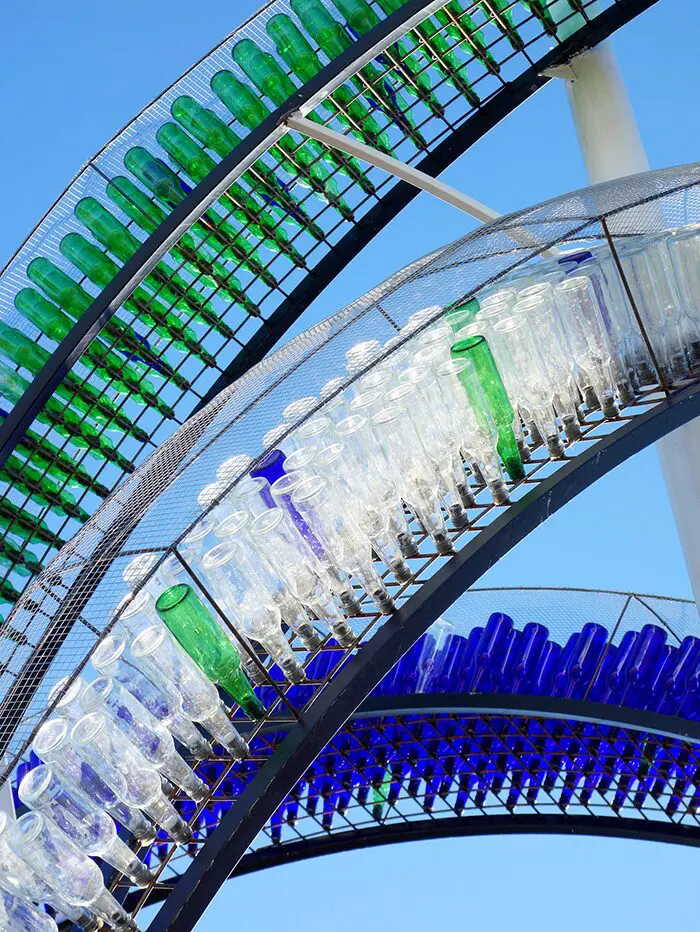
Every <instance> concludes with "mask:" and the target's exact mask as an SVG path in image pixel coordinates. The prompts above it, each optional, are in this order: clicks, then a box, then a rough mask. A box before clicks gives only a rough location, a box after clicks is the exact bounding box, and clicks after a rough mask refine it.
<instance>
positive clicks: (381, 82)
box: [290, 0, 426, 149]
mask: <svg viewBox="0 0 700 932" xmlns="http://www.w3.org/2000/svg"><path fill="white" fill-rule="evenodd" d="M290 6H291V8H292V11H293V12H294V13H295V14H296V15H297V16H298V17H299V19H300V20H301V22H302V24H303V26H304V29H306V31H307V32H308V33H309V35H310V36H311V38H312V39H313V40H314V42H315V43H316V44H317V45H318V47H319V48H320V49H321V50H322V51H323V52H324V53H325V55H327V57H328V58H329V59H330V60H331V61H332V60H333V59H334V58H337V57H338V56H339V55H341V54H342V53H343V52H344V51H346V50H347V49H349V48H350V47H351V46H352V39H351V38H350V36H349V35H348V34H347V32H346V31H345V30H344V29H343V27H342V26H341V24H340V23H339V22H338V21H337V20H336V19H334V18H333V17H332V16H331V14H330V12H329V11H328V10H327V9H326V7H325V6H324V5H323V3H322V2H321V0H291V3H290ZM350 80H351V83H352V84H353V85H354V87H355V89H356V90H357V92H358V93H360V94H362V95H363V96H365V97H367V98H368V103H369V104H370V106H372V107H377V106H380V105H381V109H382V110H383V112H384V113H385V115H386V116H387V118H388V119H389V120H391V122H393V123H395V124H396V125H397V126H398V127H400V129H402V130H403V132H404V133H405V134H406V135H407V136H408V137H409V139H412V140H413V142H414V143H415V145H416V146H417V147H418V148H419V149H422V148H425V146H426V142H425V138H424V137H423V135H422V133H421V132H420V131H419V130H418V129H417V128H416V123H415V120H414V119H413V117H412V115H411V114H410V113H409V112H408V104H407V103H406V101H405V99H404V98H403V97H402V95H401V93H400V92H399V91H398V89H397V88H394V87H392V86H391V84H390V82H389V81H388V79H387V78H386V76H385V75H384V74H383V73H382V72H381V71H380V70H379V69H378V68H377V67H376V66H375V65H373V64H368V65H365V66H364V67H363V68H362V69H361V71H360V75H359V76H356V77H353V78H351V79H350ZM368 88H369V90H368Z"/></svg>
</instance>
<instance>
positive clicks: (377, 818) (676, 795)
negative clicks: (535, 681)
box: [15, 589, 700, 908]
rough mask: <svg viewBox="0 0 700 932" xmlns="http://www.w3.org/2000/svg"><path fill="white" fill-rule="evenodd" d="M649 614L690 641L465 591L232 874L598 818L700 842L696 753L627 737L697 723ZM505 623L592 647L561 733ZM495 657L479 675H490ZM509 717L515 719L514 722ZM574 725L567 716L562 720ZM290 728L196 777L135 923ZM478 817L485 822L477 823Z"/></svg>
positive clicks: (557, 599) (627, 605) (555, 684)
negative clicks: (668, 670)
mask: <svg viewBox="0 0 700 932" xmlns="http://www.w3.org/2000/svg"><path fill="white" fill-rule="evenodd" d="M648 601H650V602H654V603H656V604H658V605H663V606H665V607H666V611H667V613H668V614H678V613H682V614H685V615H686V616H687V617H688V618H689V619H690V618H692V631H693V638H697V635H698V634H699V633H700V622H699V621H698V617H697V609H696V607H695V606H694V604H693V603H690V602H684V601H681V600H674V599H668V598H660V597H648V596H642V595H637V594H634V593H624V592H597V591H592V590H588V591H586V590H572V589H562V590H555V589H550V590H546V589H544V590H542V589H484V590H474V591H472V592H469V593H467V594H466V595H465V596H463V597H462V598H461V599H460V600H459V601H458V602H456V603H455V604H454V605H453V606H452V608H451V609H450V611H449V612H448V613H447V614H446V616H445V617H444V618H443V619H441V620H440V621H439V622H437V623H436V624H435V625H433V626H432V627H431V629H430V630H429V631H428V633H427V634H426V635H425V636H424V637H422V638H420V639H419V641H418V642H417V643H416V644H415V645H414V647H412V648H411V650H410V651H409V653H408V654H407V655H406V656H404V657H403V658H402V660H401V661H400V662H399V663H398V664H397V665H396V666H395V668H394V669H392V670H391V671H390V672H389V673H388V674H387V676H386V677H385V678H384V679H383V680H382V682H381V683H380V684H379V686H378V687H377V688H376V689H375V690H374V691H373V693H372V695H371V696H370V697H368V699H367V701H366V702H365V704H364V705H363V707H362V708H361V709H360V710H359V711H358V713H357V714H356V715H355V716H354V717H353V720H352V721H351V722H350V723H348V725H347V726H346V727H345V728H343V729H342V730H341V731H340V732H338V734H336V735H335V736H334V737H333V739H332V740H331V741H329V743H328V744H327V745H326V746H325V747H324V748H323V749H322V750H321V751H320V753H319V755H318V757H317V758H316V760H315V761H314V762H313V764H312V766H311V767H309V768H308V769H307V770H306V771H305V772H304V773H303V774H301V775H300V778H299V780H298V782H296V783H295V785H294V786H293V787H291V788H290V791H289V793H288V795H286V797H285V799H284V800H283V802H282V803H281V804H280V805H279V806H278V807H277V809H276V810H275V812H274V813H273V814H272V816H271V818H270V820H269V821H268V823H267V824H266V826H265V827H264V829H263V830H262V831H261V832H260V834H259V836H258V837H257V838H256V840H255V841H254V843H253V844H252V845H251V846H250V848H249V850H248V852H247V854H246V855H245V856H244V858H243V860H242V861H241V863H240V865H239V867H238V869H237V871H236V873H240V872H248V871H251V870H256V869H261V868H264V867H268V866H270V865H273V864H278V863H285V862H287V861H288V860H290V859H294V858H298V857H313V856H317V855H322V854H324V853H328V852H330V851H339V850H348V849H351V848H355V847H362V846H365V845H367V844H372V843H375V844H376V843H386V844H388V843H390V842H392V841H394V840H397V841H398V840H416V839H420V838H427V837H444V836H445V835H448V834H459V833H460V832H462V831H469V833H471V834H479V833H484V832H489V831H496V830H498V831H501V832H504V831H506V832H507V831H518V830H519V831H522V830H525V829H529V830H536V826H538V825H539V831H545V830H547V831H557V830H558V831H562V830H568V831H586V830H588V831H594V830H600V829H595V828H594V826H593V824H592V823H591V821H590V820H602V821H603V823H604V824H605V825H606V826H607V828H606V829H605V831H607V832H608V833H609V834H613V835H614V834H616V833H619V834H620V835H632V836H633V837H635V836H636V837H647V838H652V839H653V838H658V839H659V840H667V841H668V840H671V841H673V840H675V841H677V842H682V843H689V842H693V843H698V841H700V834H699V833H698V831H697V829H698V824H697V808H698V802H699V801H700V795H699V794H700V789H699V788H698V780H697V775H696V762H695V759H696V757H697V748H696V743H695V740H693V741H688V740H683V739H682V738H680V737H675V738H674V737H672V736H671V735H670V734H667V733H666V732H664V733H662V734H656V735H655V734H654V733H653V731H645V732H640V731H639V730H638V729H635V728H634V727H631V724H632V723H629V724H623V723H624V720H625V715H626V714H627V715H629V710H630V708H632V707H635V706H637V707H639V708H646V709H648V710H649V711H650V712H651V711H653V710H654V709H658V708H663V709H665V711H666V712H667V713H668V712H677V711H678V710H679V709H680V710H682V714H683V716H684V717H687V716H690V717H692V718H693V719H697V716H698V712H699V707H698V705H697V695H695V694H694V692H693V686H691V685H688V686H687V687H686V688H685V690H683V691H682V692H683V695H680V694H679V695H678V696H677V697H676V698H675V705H674V704H669V702H668V700H669V698H671V697H670V696H667V697H666V699H665V700H664V699H662V697H661V695H660V694H659V695H657V696H654V695H653V688H652V685H653V682H654V678H655V676H656V671H657V669H658V660H659V656H660V649H661V650H663V646H662V642H663V643H666V644H668V645H669V646H671V645H673V649H674V650H675V651H678V652H679V655H680V651H679V647H680V643H679V642H678V641H675V640H674V636H673V633H672V631H671V630H669V629H668V628H665V627H664V626H663V624H662V623H661V622H660V621H659V618H658V615H657V613H655V612H653V611H650V610H649V609H647V608H646V603H647V602H648ZM509 616H510V617H509ZM504 620H505V621H506V627H507V629H508V631H509V632H519V633H520V636H521V638H525V637H526V636H527V632H528V629H531V628H532V627H533V626H537V627H538V628H541V629H544V631H545V632H546V634H547V637H548V638H549V641H548V643H551V644H555V645H559V646H560V647H562V648H563V649H564V650H566V649H567V645H569V644H571V643H573V642H576V641H577V640H578V642H579V645H581V646H580V648H579V652H578V655H577V656H575V657H572V658H571V659H570V661H569V662H568V664H567V663H563V664H560V665H559V670H560V673H559V674H558V675H554V676H552V678H551V679H550V682H549V685H548V687H546V691H547V692H549V693H551V694H552V697H561V698H563V699H564V700H565V702H568V705H566V704H564V706H563V707H562V708H560V709H558V713H557V715H556V716H555V715H554V711H552V712H551V713H550V717H547V716H542V717H537V716H533V715H532V714H530V715H528V716H525V715H523V714H517V708H518V705H517V704H518V702H519V701H520V698H521V697H522V701H524V702H529V703H530V704H531V707H532V709H533V710H534V709H536V708H537V703H538V702H539V703H541V704H542V705H543V706H546V704H547V702H548V701H549V699H550V698H552V697H550V696H549V695H546V694H544V693H542V694H541V695H539V697H538V696H534V695H527V693H528V692H530V691H532V688H533V687H532V681H530V683H529V684H526V683H525V682H524V680H523V676H522V673H521V672H520V671H519V670H518V669H517V667H518V666H519V665H523V666H524V667H528V666H529V667H531V668H533V669H534V668H535V666H536V662H534V661H533V660H532V659H526V658H527V651H526V650H525V649H523V650H522V651H521V652H520V654H519V664H511V665H510V668H509V664H508V662H507V661H506V662H505V663H504V654H505V653H506V652H504V651H503V650H502V649H499V648H498V645H496V644H495V643H494V639H493V637H492V636H491V635H490V634H489V633H488V629H489V628H491V629H492V630H493V631H496V630H497V629H498V628H499V627H501V629H502V630H505V628H503V622H504ZM592 628H596V629H597V630H598V631H600V632H602V633H603V638H602V639H601V640H600V643H599V644H598V645H597V654H596V657H594V658H593V659H591V658H590V657H589V659H588V662H587V671H586V673H585V675H584V678H583V680H578V679H577V676H576V672H575V671H576V667H577V662H578V661H579V660H581V659H582V658H585V656H586V650H585V649H584V648H583V647H582V645H583V643H584V641H585V639H586V634H585V632H586V631H587V630H589V631H590V630H591V629H592ZM623 628H624V630H625V631H632V630H634V631H635V632H636V641H637V652H636V664H634V663H633V664H630V663H629V662H628V661H627V660H626V659H623V658H624V654H625V652H624V650H623V649H620V647H619V634H620V631H621V630H622V629H623ZM651 629H653V631H654V633H655V635H656V636H657V637H659V639H660V640H659V643H658V644H656V645H652V644H651V642H650V641H649V639H648V634H649V632H650V631H651ZM479 632H481V634H480V635H479ZM475 633H476V634H477V635H478V637H477V638H475V637H474V634H475ZM645 637H646V641H645ZM502 640H503V639H502ZM614 644H617V645H618V647H615V646H613V645H614ZM468 645H471V648H470V647H469V646H468ZM486 645H489V647H488V648H487V647H486ZM465 647H466V650H465ZM540 649H542V645H540ZM608 652H610V653H616V654H617V656H618V658H620V659H621V660H622V663H623V665H625V664H626V667H627V669H626V672H625V674H624V675H623V676H622V677H620V681H619V683H617V685H616V686H615V689H614V690H613V691H612V692H611V691H610V689H609V686H610V683H611V682H613V677H612V676H611V671H612V670H613V669H614V667H613V665H611V664H610V663H608V664H607V669H606V670H605V671H602V668H601V667H599V666H598V664H597V660H598V659H600V658H601V657H604V656H606V654H607V653H608ZM484 653H486V654H487V657H486V660H483V659H480V658H482V655H483V654H484ZM457 657H459V662H458V663H455V658H457ZM642 658H644V661H642ZM475 661H477V664H476V665H475ZM479 664H480V666H479ZM583 664H584V666H586V660H585V659H583ZM642 665H645V666H646V669H645V671H644V674H643V676H642V680H643V682H636V683H634V687H635V688H634V690H630V682H631V681H633V680H634V673H633V671H634V670H635V669H636V668H639V667H640V666H642ZM601 671H602V672H601ZM531 672H532V671H531V670H530V671H528V675H529V674H530V673H531ZM484 674H485V675H484ZM572 685H573V686H574V687H575V688H574V689H572V688H571V686H572ZM490 692H491V693H492V697H491V698H490V697H489V693H490ZM582 698H583V699H584V700H589V701H583V702H581V701H580V700H581V699H582ZM601 698H603V699H605V702H606V705H607V711H606V715H605V716H604V717H603V716H601V714H600V711H599V710H600V708H601V706H600V705H598V706H591V704H590V703H591V702H595V701H599V700H600V699H601ZM470 700H472V701H474V702H475V703H476V704H478V703H481V704H482V705H483V706H484V707H487V706H488V705H489V702H491V703H494V702H495V701H497V702H499V703H500V704H501V705H502V707H503V711H502V712H500V713H498V714H493V713H492V714H490V715H486V714H484V713H483V712H481V713H478V714H477V713H476V712H471V713H470V712H468V711H467V710H466V709H463V708H460V705H463V704H464V703H465V702H469V701H470ZM664 701H665V702H666V705H663V702H664ZM673 701H674V700H673V699H671V703H673ZM508 702H510V704H511V706H512V708H513V710H514V711H506V710H507V709H508ZM382 705H384V706H385V707H384V708H382ZM616 706H618V707H619V706H623V707H624V706H627V707H628V708H627V709H626V710H625V708H616ZM389 707H390V708H391V710H392V711H388V709H389ZM431 707H432V708H431ZM451 707H452V709H451ZM592 708H595V709H596V710H597V711H596V716H597V717H598V718H599V721H598V722H597V723H594V722H592V721H591V717H592V716H591V711H590V710H591V709H592ZM438 709H440V710H444V711H441V712H438ZM567 713H568V715H569V716H570V718H568V719H567V718H566V717H564V718H562V715H564V716H566V714H567ZM577 714H578V715H579V716H581V717H580V718H579V719H577V718H576V715H577ZM679 721H680V720H679V719H674V718H671V717H669V716H668V715H663V714H662V715H660V716H658V715H657V716H656V717H655V718H653V719H652V718H651V717H650V718H649V725H650V728H651V726H652V725H653V726H654V727H656V728H657V729H663V728H667V727H668V726H669V723H673V722H675V723H679ZM615 722H618V724H614V723H615ZM289 727H290V726H289V725H286V726H284V725H282V724H275V723H273V722H270V724H269V727H268V728H267V729H266V730H265V731H264V732H263V733H261V734H260V735H259V736H258V737H257V738H255V739H254V740H253V741H252V742H251V759H250V761H249V762H247V763H245V764H239V765H236V766H231V764H230V762H228V763H227V762H224V761H218V760H215V759H212V760H209V761H207V762H203V763H201V764H200V765H199V766H198V768H197V769H198V773H199V774H200V775H201V776H202V777H203V778H204V779H205V781H206V783H207V784H208V786H210V787H211V788H212V792H211V795H210V798H209V799H208V801H207V803H206V805H205V806H204V807H203V808H200V809H199V810H197V809H196V807H195V806H194V804H193V803H191V802H189V801H187V800H185V799H181V798H180V797H177V805H178V808H179V809H180V810H181V811H182V812H183V813H186V814H187V815H188V817H189V818H190V821H191V823H192V826H193V828H194V837H193V838H192V840H191V842H190V843H189V844H188V845H186V846H181V847H175V846H173V845H172V844H169V843H168V841H167V840H166V839H165V838H163V839H161V840H159V841H158V842H157V843H156V844H154V845H152V846H151V847H150V848H149V849H148V850H147V851H146V852H145V854H144V860H145V863H146V864H147V865H148V866H150V867H152V868H158V869H160V871H161V872H160V875H159V878H158V881H157V882H154V883H152V884H151V885H150V886H149V888H148V891H147V893H142V892H139V891H133V892H132V893H130V894H129V897H128V900H127V902H128V903H129V905H130V907H131V908H136V907H137V906H140V905H143V904H145V903H151V904H152V903H157V902H158V901H160V900H162V899H164V898H166V897H167V895H168V893H169V892H170V891H171V890H172V889H173V888H174V886H175V884H176V883H177V881H178V879H179V877H180V876H181V874H182V872H183V871H184V870H185V869H186V867H187V865H188V864H189V863H190V861H191V860H192V859H193V858H195V857H196V856H197V853H198V851H199V849H200V848H201V846H202V845H203V844H205V843H206V842H207V840H208V839H209V838H210V837H211V836H212V834H213V833H214V832H215V831H216V829H217V828H218V826H219V823H220V821H221V820H222V818H223V817H224V816H225V815H226V813H227V812H229V811H230V809H231V808H232V807H233V806H234V805H235V804H236V801H237V799H238V797H239V796H240V794H241V792H242V791H243V789H244V788H245V786H246V784H247V783H248V782H249V780H250V779H251V776H252V773H253V768H254V767H256V766H259V765H260V764H262V763H264V762H265V761H266V760H267V759H268V758H269V756H270V755H271V754H272V753H273V752H274V750H275V749H276V748H278V747H279V746H280V744H281V742H282V740H283V738H284V736H285V733H286V730H287V729H288V728H289ZM696 738H697V736H696ZM27 769H28V765H27V766H25V765H23V766H22V767H21V768H20V769H19V771H18V773H17V775H16V777H15V780H16V784H17V783H19V781H20V780H21V779H22V778H23V777H24V776H25V774H26V772H27ZM18 803H19V800H18ZM20 805H21V804H20ZM509 817H513V820H512V825H511V824H509ZM552 817H554V821H552ZM474 818H479V819H480V820H482V821H481V823H476V824H472V822H471V820H472V819H474ZM465 820H468V821H466V822H465ZM559 820H561V821H559ZM114 883H115V884H116V886H115V890H117V891H120V890H122V884H123V881H118V879H117V878H115V880H114Z"/></svg>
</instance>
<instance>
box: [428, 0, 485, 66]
mask: <svg viewBox="0 0 700 932" xmlns="http://www.w3.org/2000/svg"><path fill="white" fill-rule="evenodd" d="M433 15H434V16H435V19H436V20H437V22H438V23H439V24H440V25H441V26H442V27H443V29H445V30H446V32H447V34H448V35H449V36H451V37H452V38H453V39H454V40H455V42H456V43H457V47H461V45H462V43H464V45H465V46H466V49H467V51H468V52H469V53H470V54H471V55H473V56H474V58H476V60H477V61H480V62H481V64H482V65H483V66H484V67H485V68H487V69H488V70H489V71H490V72H491V73H492V74H499V73H500V71H501V66H500V65H499V64H498V62H497V61H496V59H495V58H494V56H493V54H492V53H491V51H490V50H489V47H488V45H487V43H486V40H485V39H484V34H483V33H482V32H481V30H480V29H479V27H478V26H477V25H476V23H475V22H474V20H473V19H472V18H471V16H470V15H469V14H468V13H467V12H466V11H465V10H464V8H463V7H462V4H461V3H460V2H459V0H450V2H449V3H448V4H447V6H445V7H443V8H442V9H441V10H436V11H435V13H434V14H433Z"/></svg>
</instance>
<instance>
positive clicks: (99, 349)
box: [14, 288, 153, 401]
mask: <svg viewBox="0 0 700 932" xmlns="http://www.w3.org/2000/svg"><path fill="white" fill-rule="evenodd" d="M14 302H15V307H16V308H17V310H18V311H19V313H20V314H21V315H22V316H23V317H24V318H25V319H26V320H28V321H30V322H31V323H33V324H34V326H35V327H36V328H37V329H38V330H40V331H41V332H42V333H44V334H46V336H47V337H49V339H51V340H54V341H55V342H56V343H60V342H61V341H62V340H64V339H65V338H66V337H67V336H68V334H69V333H70V331H71V330H72V328H73V321H72V320H71V319H70V317H69V316H68V315H67V314H65V313H64V312H63V311H62V310H61V309H60V308H58V307H56V305H55V304H52V303H51V302H50V301H48V300H47V299H46V298H45V297H44V296H43V295H42V294H39V292H38V291H35V290H34V289H33V288H22V289H21V290H20V291H18V292H17V294H16V295H15V297H14ZM81 362H82V363H83V364H84V365H85V366H87V367H88V368H89V369H93V368H94V369H95V372H96V374H97V375H98V376H99V377H100V378H101V379H103V380H104V381H105V382H110V383H111V385H112V387H113V388H114V390H115V391H116V392H120V393H122V394H125V393H127V392H131V393H132V395H135V397H136V398H139V397H140V392H139V391H138V387H139V383H140V381H141V379H143V376H142V374H141V373H140V372H139V371H138V370H137V369H134V368H133V367H131V366H130V365H129V364H128V363H127V362H126V361H125V360H124V359H122V358H120V357H119V356H117V354H116V353H113V352H112V351H111V350H110V349H108V348H107V347H106V346H105V345H104V343H102V342H101V341H100V340H99V339H95V340H93V341H92V343H91V344H90V345H89V346H88V348H87V349H86V350H85V355H84V356H81ZM143 381H144V383H145V384H146V385H147V386H149V385H150V383H149V382H147V381H146V380H145V379H144V380H143ZM151 390H152V391H153V388H152V386H151ZM144 401H145V399H144Z"/></svg>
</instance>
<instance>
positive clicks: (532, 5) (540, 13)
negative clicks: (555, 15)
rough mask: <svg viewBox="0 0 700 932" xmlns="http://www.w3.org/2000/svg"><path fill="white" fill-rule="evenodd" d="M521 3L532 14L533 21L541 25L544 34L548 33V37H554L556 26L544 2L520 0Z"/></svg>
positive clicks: (542, 0) (540, 0)
mask: <svg viewBox="0 0 700 932" xmlns="http://www.w3.org/2000/svg"><path fill="white" fill-rule="evenodd" d="M521 3H522V4H523V6H524V7H525V8H526V9H527V10H529V11H530V12H531V13H532V15H533V16H534V17H535V19H538V20H539V21H540V22H541V23H542V26H543V27H544V31H545V32H546V33H549V35H550V36H556V34H557V24H556V23H555V22H554V20H553V19H552V14H551V13H550V12H549V9H548V8H547V4H546V3H545V0H521Z"/></svg>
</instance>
